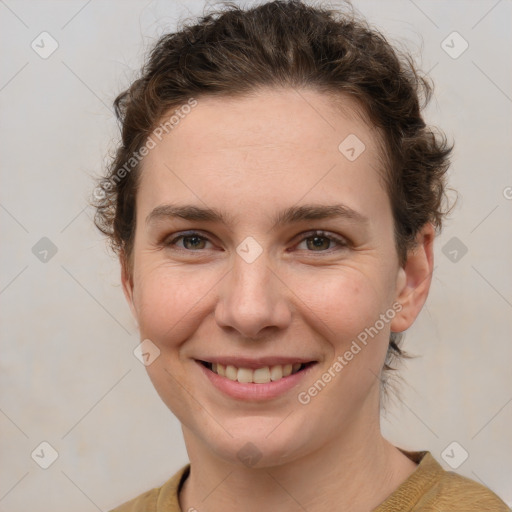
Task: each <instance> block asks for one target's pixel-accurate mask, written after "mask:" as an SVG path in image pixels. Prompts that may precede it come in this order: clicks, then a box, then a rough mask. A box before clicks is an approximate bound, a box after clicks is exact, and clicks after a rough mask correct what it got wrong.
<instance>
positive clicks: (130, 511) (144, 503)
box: [110, 487, 161, 512]
mask: <svg viewBox="0 0 512 512" xmlns="http://www.w3.org/2000/svg"><path fill="white" fill-rule="evenodd" d="M160 491H161V487H155V488H154V489H151V490H149V491H146V492H144V493H142V494H141V495H139V496H137V497H136V498H133V499H131V500H130V501H127V502H125V503H123V504H122V505H119V506H118V507H116V508H114V509H112V510H111V511H110V512H142V511H144V512H156V510H157V509H156V503H157V500H158V495H159V494H160Z"/></svg>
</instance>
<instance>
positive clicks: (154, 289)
mask: <svg viewBox="0 0 512 512" xmlns="http://www.w3.org/2000/svg"><path fill="white" fill-rule="evenodd" d="M137 277H138V279H136V282H135V290H134V301H135V306H136V309H137V315H138V322H139V327H140V334H141V336H142V337H144V338H149V339H151V340H152V341H154V342H155V343H156V344H157V345H159V346H164V345H165V346H169V347H170V346H172V345H173V344H174V343H173V340H183V339H186V338H187V337H188V336H190V335H192V334H193V332H194V330H195V328H196V327H197V322H196V321H195V320H197V315H198V314H199V312H200V310H201V307H202V305H203V303H204V300H205V299H206V297H207V295H208V293H209V292H210V291H213V290H214V289H215V283H216V282H217V281H218V276H217V275H216V274H215V275H212V273H211V272H197V269H183V268H180V269H177V268H168V266H166V265H158V266H155V267H154V268H151V267H149V266H146V267H145V268H143V269H141V270H140V272H139V273H138V275H137ZM177 342H178V341H176V343H177Z"/></svg>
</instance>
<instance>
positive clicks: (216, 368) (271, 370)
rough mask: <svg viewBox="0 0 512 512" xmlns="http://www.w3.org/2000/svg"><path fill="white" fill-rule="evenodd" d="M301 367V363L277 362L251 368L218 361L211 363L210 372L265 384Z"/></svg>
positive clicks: (230, 378) (242, 380)
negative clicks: (225, 364)
mask: <svg viewBox="0 0 512 512" xmlns="http://www.w3.org/2000/svg"><path fill="white" fill-rule="evenodd" d="M301 367H302V364H301V363H294V364H283V365H281V364H278V365H275V366H271V367H268V366H264V367H263V368H257V369H255V370H252V369H250V368H236V367H235V366H231V365H227V366H224V365H222V364H220V363H213V364H212V372H214V373H216V374H217V375H220V376H221V377H226V378H228V379H229V380H236V381H238V382H245V383H249V382H252V383H255V384H267V383H268V382H274V381H276V380H279V379H282V378H283V377H288V376H289V375H291V374H293V373H297V372H298V371H299V370H300V368H301Z"/></svg>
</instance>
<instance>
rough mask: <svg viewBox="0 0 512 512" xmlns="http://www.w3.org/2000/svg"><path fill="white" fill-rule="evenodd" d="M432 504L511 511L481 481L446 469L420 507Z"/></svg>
mask: <svg viewBox="0 0 512 512" xmlns="http://www.w3.org/2000/svg"><path fill="white" fill-rule="evenodd" d="M427 504H431V505H434V506H435V507H436V508H437V509H440V510H443V509H446V510H454V511H456V510H460V511H464V512H466V511H467V512H473V511H475V512H480V511H482V510H486V511H489V512H509V511H510V509H509V508H508V506H507V505H506V503H505V502H503V501H502V500H501V499H500V498H499V497H498V496H497V495H496V494H495V493H494V492H493V491H491V490H490V489H489V488H488V487H486V486H485V485H482V484H481V483H479V482H476V481H474V480H471V479H470V478H467V477H465V476H462V475H459V474H457V473H454V472H452V471H444V472H443V474H442V475H441V477H440V478H439V480H438V481H437V482H436V484H435V485H433V486H432V487H431V488H430V489H429V491H427V492H426V493H425V495H424V496H423V499H421V500H420V502H419V503H418V505H419V509H421V508H422V507H423V506H424V505H427Z"/></svg>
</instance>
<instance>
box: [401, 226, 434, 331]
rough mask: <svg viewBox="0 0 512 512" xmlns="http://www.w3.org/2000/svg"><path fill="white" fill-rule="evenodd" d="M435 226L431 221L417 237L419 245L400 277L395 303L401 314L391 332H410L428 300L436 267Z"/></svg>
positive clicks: (408, 256)
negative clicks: (397, 303)
mask: <svg viewBox="0 0 512 512" xmlns="http://www.w3.org/2000/svg"><path fill="white" fill-rule="evenodd" d="M434 238H435V230H434V226H433V225H432V224H431V223H430V222H429V223H427V224H425V226H423V228H422V229H421V230H420V231H419V232H418V235H417V236H416V246H415V247H414V248H413V249H411V250H410V251H409V253H408V255H407V261H406V263H405V265H404V267H403V268H401V269H400V270H399V275H398V277H397V297H396V302H399V303H400V305H401V309H400V311H399V312H398V313H397V315H396V316H395V318H394V319H393V321H392V322H391V331H392V332H403V331H405V330H406V329H408V328H409V327H410V326H411V325H412V324H413V323H414V320H415V319H416V317H417V316H418V315H419V313H420V311H421V309H422V308H423V305H424V304H425V301H426V300H427V297H428V292H429V290H430V284H431V281H432V269H433V264H434V252H433V245H434V244H433V242H434Z"/></svg>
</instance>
